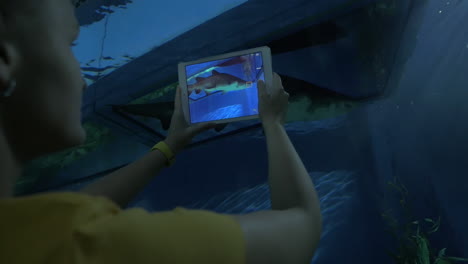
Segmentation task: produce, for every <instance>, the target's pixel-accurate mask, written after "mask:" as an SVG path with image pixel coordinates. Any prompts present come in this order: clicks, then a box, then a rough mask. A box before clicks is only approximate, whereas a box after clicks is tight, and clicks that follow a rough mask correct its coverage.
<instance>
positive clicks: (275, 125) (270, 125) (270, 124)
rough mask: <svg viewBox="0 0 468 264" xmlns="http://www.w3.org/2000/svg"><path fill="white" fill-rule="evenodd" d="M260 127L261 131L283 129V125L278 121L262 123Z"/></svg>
mask: <svg viewBox="0 0 468 264" xmlns="http://www.w3.org/2000/svg"><path fill="white" fill-rule="evenodd" d="M262 125H263V129H265V130H271V129H278V128H283V124H281V122H280V121H274V120H270V121H263V122H262Z"/></svg>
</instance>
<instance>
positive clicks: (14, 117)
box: [0, 0, 86, 163]
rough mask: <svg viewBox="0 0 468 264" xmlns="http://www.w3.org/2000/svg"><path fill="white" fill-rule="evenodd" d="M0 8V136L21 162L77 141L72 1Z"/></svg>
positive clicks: (80, 137)
mask: <svg viewBox="0 0 468 264" xmlns="http://www.w3.org/2000/svg"><path fill="white" fill-rule="evenodd" d="M0 11H1V17H0V137H4V138H5V139H6V142H7V143H8V145H9V146H7V147H9V148H10V152H11V154H12V155H13V156H14V158H15V159H16V160H17V161H18V162H21V163H22V162H26V161H28V160H30V159H32V158H35V157H38V156H40V155H43V154H47V153H51V152H55V151H60V150H63V149H65V148H69V147H73V146H76V145H79V144H82V143H83V142H84V140H85V132H84V130H83V128H82V126H81V122H80V121H81V116H80V113H81V100H82V95H83V90H84V89H85V87H86V84H85V82H84V80H83V78H82V75H81V70H80V65H79V63H78V61H77V60H76V58H75V57H74V55H73V53H72V49H71V46H72V43H73V42H74V41H75V40H76V38H77V36H78V33H79V25H78V22H77V20H76V18H75V13H74V5H73V1H70V0H43V1H37V0H2V1H1V2H0ZM12 81H16V89H15V91H14V92H13V94H12V95H11V96H10V97H3V96H2V94H3V93H4V91H6V90H7V89H8V87H9V86H10V85H11V83H12ZM1 147H3V146H0V148H1ZM1 151H3V150H1V149H0V152H1ZM2 153H3V152H2Z"/></svg>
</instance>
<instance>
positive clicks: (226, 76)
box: [15, 0, 468, 264]
mask: <svg viewBox="0 0 468 264" xmlns="http://www.w3.org/2000/svg"><path fill="white" fill-rule="evenodd" d="M77 2H79V5H78V6H77V8H76V16H77V18H78V21H79V23H80V28H81V33H80V36H79V38H78V39H77V41H76V43H77V45H76V46H73V47H72V51H73V53H74V54H75V56H76V58H77V59H78V61H79V63H80V66H81V70H82V73H83V78H84V79H85V81H86V83H87V84H88V88H87V89H86V91H85V92H84V94H83V100H82V107H81V113H82V116H81V119H82V120H81V123H82V127H83V129H84V131H86V141H85V142H84V143H83V144H81V145H79V146H75V147H72V148H70V149H65V150H63V151H60V152H56V153H50V154H49V155H45V156H43V157H39V158H37V159H34V160H32V161H30V162H28V163H27V164H26V166H25V168H24V170H23V175H22V177H21V178H19V179H18V181H17V182H16V185H15V194H16V195H17V196H19V197H21V196H28V195H36V194H40V193H46V192H62V191H67V192H77V193H80V192H83V190H84V189H85V188H86V187H87V186H92V185H93V184H95V183H96V182H99V180H100V179H105V178H106V177H107V176H109V175H112V173H114V172H119V171H122V169H125V168H127V169H128V167H129V166H132V164H133V165H134V164H135V162H137V161H141V160H143V159H145V157H148V154H149V153H151V151H150V150H151V148H153V146H155V144H156V143H158V142H160V141H163V140H165V139H167V138H168V135H170V133H171V132H172V131H171V126H174V124H176V125H177V124H178V122H177V120H176V121H175V122H174V120H173V116H174V114H175V113H176V114H178V113H179V112H177V109H176V102H175V100H174V99H175V96H176V89H177V87H178V86H179V85H180V83H179V81H180V80H179V76H178V67H177V66H178V64H179V63H181V62H190V61H199V60H201V59H203V58H208V57H212V56H217V55H221V54H227V53H231V52H236V51H242V50H247V49H253V48H258V47H263V46H268V47H269V48H270V49H271V57H272V67H273V72H275V73H277V74H278V75H279V76H280V77H281V80H282V84H283V86H284V90H285V91H286V92H287V93H288V94H289V105H288V108H287V112H286V116H285V119H284V128H285V131H286V133H287V135H288V136H289V138H290V141H291V143H292V145H293V146H294V147H295V150H296V152H297V154H298V156H299V157H300V158H301V160H302V162H303V163H304V166H305V170H306V172H307V175H308V176H309V178H310V179H311V181H312V182H313V185H314V187H315V189H316V192H317V196H318V199H319V202H320V211H321V214H322V230H321V234H320V241H319V244H318V246H317V249H316V251H315V252H314V255H313V259H312V260H311V262H310V263H317V264H318V263H320V264H336V263H359V264H367V263H369V264H375V263H379V264H393V263H395V264H409V263H411V264H455V263H468V225H467V219H468V196H467V195H466V193H467V190H468V177H467V176H466V175H468V140H467V136H466V135H468V104H467V103H466V101H467V98H468V86H467V84H468V79H467V74H466V73H467V72H468V31H467V30H466V28H467V27H466V23H467V18H468V1H466V0H327V1H321V0H288V1H285V0H282V1H280V0H249V1H246V0H217V1H214V0H200V1H188V0H183V1H172V2H171V1H154V0H138V1H133V0H108V1H105V2H103V1H98V0H80V1H77ZM180 6H183V8H181V7H180ZM262 61H263V60H262V54H261V53H258V54H245V55H242V56H239V57H232V58H226V59H222V60H218V61H209V62H204V63H200V64H194V65H188V66H187V67H186V76H187V80H186V83H187V89H188V95H187V96H188V98H187V99H188V102H189V105H188V109H189V112H190V115H189V116H190V122H191V123H192V124H193V126H192V128H194V127H195V128H198V127H199V126H200V125H202V123H205V122H211V121H215V120H223V121H226V122H224V123H222V124H218V125H217V126H216V127H214V128H210V129H206V130H204V131H203V132H200V133H198V134H196V135H195V136H194V137H193V139H192V141H191V142H190V143H188V144H187V145H186V146H185V148H183V150H181V151H180V152H179V153H177V155H176V157H175V162H174V163H173V164H172V166H170V167H164V168H163V169H161V170H160V172H156V171H155V172H154V173H152V174H154V175H149V177H148V178H146V179H145V180H142V181H141V184H142V185H141V188H139V189H138V190H137V191H136V192H134V195H131V199H130V200H129V201H127V203H125V204H124V205H122V206H121V207H122V209H123V210H127V209H134V208H139V209H144V210H145V211H147V212H150V213H154V214H157V213H161V212H167V211H171V210H174V209H175V208H177V207H184V208H187V209H190V210H203V211H210V212H216V213H220V214H232V215H233V214H236V215H245V214H250V213H253V212H259V211H268V210H271V209H272V208H273V207H272V201H274V200H273V199H272V197H273V196H272V195H274V192H272V189H271V187H272V186H271V185H270V183H269V180H270V173H271V171H270V169H269V166H270V165H271V164H270V163H269V155H268V149H267V142H266V134H267V132H266V131H265V130H264V129H263V126H262V123H261V121H260V120H259V119H258V118H255V117H256V116H257V115H258V114H259V113H258V111H259V109H258V92H257V83H258V81H259V80H265V76H264V70H263V67H264V65H263V63H262ZM237 118H246V120H242V121H238V119H237ZM233 120H235V121H236V122H233ZM189 131H190V132H193V130H189ZM31 133H32V134H34V130H32V132H31ZM272 142H273V141H272ZM272 144H279V143H278V142H276V141H275V142H273V143H272ZM274 146H278V145H274ZM285 160H286V159H285ZM282 162H284V161H282ZM152 164H153V165H154V163H152ZM278 164H280V165H282V164H283V163H280V162H278ZM153 165H151V166H153ZM137 174H138V173H135V174H132V177H130V178H132V179H133V180H135V179H139V178H138V175H137ZM150 174H151V173H150ZM291 175H292V174H287V175H286V176H287V177H291ZM307 175H306V176H307ZM140 176H141V175H140ZM131 181H132V180H128V182H127V181H126V180H124V181H120V184H121V185H122V186H130V185H131V184H130V183H131ZM304 189H306V188H304Z"/></svg>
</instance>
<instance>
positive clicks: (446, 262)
mask: <svg viewBox="0 0 468 264" xmlns="http://www.w3.org/2000/svg"><path fill="white" fill-rule="evenodd" d="M388 185H389V187H390V188H391V189H393V190H395V191H397V192H398V194H399V195H400V200H399V201H400V205H401V208H402V210H403V218H404V220H406V221H405V222H404V223H403V224H401V223H400V221H398V220H397V219H396V217H394V216H393V215H391V214H390V212H391V211H392V210H387V211H386V212H384V213H382V217H383V218H384V220H386V222H387V224H388V226H389V228H388V229H387V232H389V233H390V235H391V236H392V237H393V238H394V239H396V241H397V244H398V246H397V249H396V251H387V253H388V254H389V255H390V256H391V257H392V259H393V260H394V263H397V264H410V263H411V264H452V263H457V262H460V261H463V262H468V259H466V258H458V257H450V256H447V255H446V250H447V248H443V249H441V250H437V249H435V248H433V247H431V240H430V235H431V234H433V233H435V232H437V231H438V230H439V227H440V217H438V219H437V220H435V219H431V218H424V219H422V220H412V219H414V216H413V215H412V213H411V210H410V207H409V205H408V203H407V197H408V190H407V188H406V187H405V186H404V185H403V184H402V183H401V182H400V180H399V179H398V178H396V177H395V178H394V180H393V181H390V182H388Z"/></svg>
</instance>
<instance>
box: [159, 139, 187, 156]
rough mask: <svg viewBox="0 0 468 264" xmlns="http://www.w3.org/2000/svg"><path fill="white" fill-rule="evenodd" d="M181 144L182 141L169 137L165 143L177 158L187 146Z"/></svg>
mask: <svg viewBox="0 0 468 264" xmlns="http://www.w3.org/2000/svg"><path fill="white" fill-rule="evenodd" d="M180 142H181V141H180V140H176V139H174V138H171V137H167V138H166V139H165V140H164V143H166V144H167V145H168V146H169V148H170V149H171V151H172V153H174V156H177V154H179V152H181V151H182V150H183V149H184V147H185V145H184V144H181V143H180Z"/></svg>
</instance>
